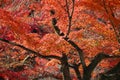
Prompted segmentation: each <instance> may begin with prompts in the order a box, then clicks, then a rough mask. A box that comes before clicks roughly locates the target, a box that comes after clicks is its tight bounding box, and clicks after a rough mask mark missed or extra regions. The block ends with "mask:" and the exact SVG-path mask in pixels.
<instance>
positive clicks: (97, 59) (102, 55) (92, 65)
mask: <svg viewBox="0 0 120 80" xmlns="http://www.w3.org/2000/svg"><path fill="white" fill-rule="evenodd" d="M105 58H120V56H116V55H115V56H111V55H108V54H105V53H99V54H98V55H96V56H95V58H94V59H93V60H92V61H91V63H90V64H89V65H88V66H87V72H89V73H92V72H93V70H94V69H95V67H96V66H97V65H98V63H99V62H100V61H102V60H103V59H105Z"/></svg>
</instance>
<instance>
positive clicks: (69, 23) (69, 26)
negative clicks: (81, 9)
mask: <svg viewBox="0 0 120 80" xmlns="http://www.w3.org/2000/svg"><path fill="white" fill-rule="evenodd" d="M66 4H68V3H67V0H66ZM66 7H68V6H67V5H66ZM74 7H75V0H72V11H71V13H70V11H69V7H68V8H67V14H68V31H67V34H66V37H67V36H68V35H69V34H70V29H71V26H72V17H73V13H74Z"/></svg>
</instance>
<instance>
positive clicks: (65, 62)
mask: <svg viewBox="0 0 120 80" xmlns="http://www.w3.org/2000/svg"><path fill="white" fill-rule="evenodd" d="M61 65H62V67H61V70H62V72H63V80H71V77H70V71H69V65H68V59H67V56H66V55H65V54H63V56H62V59H61Z"/></svg>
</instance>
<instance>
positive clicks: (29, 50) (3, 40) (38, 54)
mask: <svg viewBox="0 0 120 80" xmlns="http://www.w3.org/2000/svg"><path fill="white" fill-rule="evenodd" d="M0 41H2V42H5V43H8V44H11V45H13V46H18V47H20V48H22V49H24V50H26V51H28V52H31V53H32V54H35V55H37V56H38V57H41V58H45V59H49V58H55V59H58V60H60V59H61V58H60V57H58V56H54V55H48V56H44V55H42V54H40V53H39V52H36V51H34V50H31V49H29V48H26V47H25V46H23V45H20V44H17V43H15V42H11V41H8V40H5V39H2V38H0Z"/></svg>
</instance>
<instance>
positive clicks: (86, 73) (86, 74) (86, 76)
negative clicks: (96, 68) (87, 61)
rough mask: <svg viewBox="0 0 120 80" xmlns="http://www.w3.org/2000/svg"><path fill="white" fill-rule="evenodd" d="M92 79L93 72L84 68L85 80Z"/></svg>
mask: <svg viewBox="0 0 120 80" xmlns="http://www.w3.org/2000/svg"><path fill="white" fill-rule="evenodd" d="M90 79H91V73H90V72H89V70H84V72H83V80H90Z"/></svg>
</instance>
